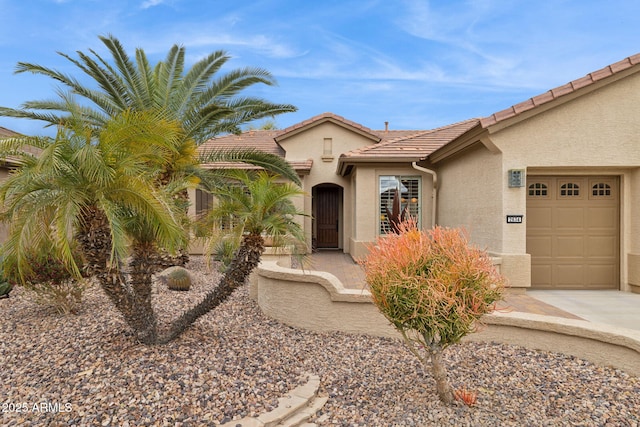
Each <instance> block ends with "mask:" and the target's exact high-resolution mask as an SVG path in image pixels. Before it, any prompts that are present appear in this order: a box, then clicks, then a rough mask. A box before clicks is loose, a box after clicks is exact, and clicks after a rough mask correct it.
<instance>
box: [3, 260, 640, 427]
mask: <svg viewBox="0 0 640 427" xmlns="http://www.w3.org/2000/svg"><path fill="white" fill-rule="evenodd" d="M189 267H190V269H191V270H192V272H193V275H194V282H195V283H194V286H193V287H192V289H191V291H189V292H175V291H169V290H167V289H166V288H165V287H164V285H161V284H156V287H155V291H154V293H155V299H156V304H157V308H158V311H159V313H160V317H161V322H163V321H165V322H166V319H170V318H171V317H174V316H176V315H177V313H178V312H180V311H181V310H183V309H184V308H185V307H188V306H190V305H192V304H194V303H195V302H196V301H198V299H199V298H200V296H201V295H202V294H203V293H204V292H206V290H207V289H210V288H211V287H212V286H215V283H216V280H217V278H218V274H217V273H215V272H211V271H207V270H206V269H205V268H204V266H203V263H202V260H201V259H194V260H193V261H192V263H191V265H190V266H189ZM0 314H1V317H0V321H1V327H0V362H1V368H0V403H1V404H2V413H1V414H0V425H2V426H66V425H75V426H94V425H98V426H99V425H102V426H111V425H113V426H143V425H154V426H155V425H158V426H203V425H216V424H220V423H224V422H229V421H231V420H233V419H239V418H242V417H245V416H257V415H259V414H260V413H263V412H266V411H269V410H271V409H273V408H275V406H276V405H277V398H278V397H280V396H282V395H283V394H285V393H286V392H287V391H288V390H290V389H292V388H294V387H295V386H297V385H299V384H301V383H303V382H304V380H305V373H315V374H317V375H319V376H320V379H321V384H322V385H321V392H322V393H324V394H326V395H328V396H329V400H328V402H327V404H326V405H325V406H324V408H323V409H322V410H321V411H320V412H318V414H316V417H315V419H314V420H312V421H314V422H316V423H318V424H319V425H331V426H441V425H455V426H485V425H486V426H511V425H513V426H525V425H526V426H638V425H640V380H639V379H638V378H635V377H631V376H629V375H627V374H625V373H624V372H621V371H618V370H615V369H611V368H608V367H599V366H595V365H593V364H591V363H589V362H586V361H584V360H580V359H577V358H574V357H569V356H564V355H561V354H554V353H547V352H538V351H532V350H527V349H524V348H520V347H515V346H507V345H500V344H494V343H486V344H483V343H480V344H479V343H466V344H462V345H458V346H454V347H451V348H450V349H448V350H447V352H446V354H445V360H446V363H447V366H448V369H449V375H450V378H451V382H452V384H453V385H454V387H456V388H457V387H466V388H467V389H470V390H475V391H477V392H478V400H477V403H476V405H475V406H472V407H467V406H466V405H464V404H462V403H460V402H457V403H456V404H455V405H454V406H451V407H445V406H443V405H442V404H441V403H440V402H439V401H438V399H437V396H436V395H435V392H434V382H433V380H432V378H431V377H430V375H429V374H427V375H424V374H423V372H422V369H421V367H420V365H419V363H418V362H417V361H416V360H415V359H414V357H413V356H412V355H411V354H410V353H409V352H408V351H407V350H406V349H405V348H404V347H403V345H402V343H401V342H400V341H396V340H392V339H385V338H376V337H368V336H357V335H348V334H342V333H332V334H317V333H312V332H308V331H304V330H298V329H294V328H291V327H288V326H285V325H283V324H281V323H278V322H276V321H274V320H271V319H268V318H267V317H265V316H264V315H262V313H261V312H260V310H259V308H258V307H257V305H256V304H255V303H254V302H253V301H251V299H250V298H249V297H248V292H247V289H240V290H239V291H237V292H236V294H234V295H233V296H232V298H231V299H230V300H229V301H228V302H227V303H225V304H224V305H223V306H222V307H220V308H219V309H218V310H216V311H215V312H212V313H210V314H209V315H207V316H205V318H203V319H201V320H199V321H198V323H197V324H196V325H194V327H193V328H191V329H190V330H189V331H188V332H187V333H185V334H184V335H183V336H182V337H181V338H180V339H178V340H177V341H175V342H173V343H170V344H168V345H164V346H155V347H148V346H143V345H140V344H137V343H135V342H134V340H133V338H132V336H131V335H130V334H129V333H128V332H127V329H126V326H125V325H124V323H123V322H122V320H121V319H120V318H119V316H118V315H117V313H115V312H114V310H113V308H112V307H111V305H110V304H109V302H108V301H107V298H106V297H105V296H104V295H103V294H102V292H101V291H100V289H99V288H98V287H96V286H94V287H92V288H90V289H89V290H88V291H87V292H86V294H85V303H84V305H83V310H82V312H81V313H80V314H79V315H77V316H73V315H71V316H60V315H57V314H55V312H54V311H52V310H51V309H48V308H44V307H41V306H37V305H35V304H33V303H32V302H30V301H29V299H28V298H27V297H26V295H25V294H24V293H23V291H22V290H21V289H16V290H14V291H13V292H12V294H11V298H8V299H2V300H0Z"/></svg>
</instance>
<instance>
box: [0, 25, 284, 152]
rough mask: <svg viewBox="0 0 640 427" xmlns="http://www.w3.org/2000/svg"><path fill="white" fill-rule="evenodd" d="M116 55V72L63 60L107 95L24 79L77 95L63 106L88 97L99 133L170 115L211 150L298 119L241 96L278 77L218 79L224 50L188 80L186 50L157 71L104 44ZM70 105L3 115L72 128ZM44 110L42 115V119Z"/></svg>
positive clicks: (81, 56)
mask: <svg viewBox="0 0 640 427" xmlns="http://www.w3.org/2000/svg"><path fill="white" fill-rule="evenodd" d="M100 40H101V41H102V42H103V44H104V45H105V46H106V47H107V49H108V50H109V52H110V53H111V56H112V59H113V64H111V63H109V62H108V61H106V60H105V59H103V58H102V57H101V56H100V55H98V54H97V53H96V52H95V51H94V50H89V52H90V54H85V53H83V52H80V51H78V52H77V54H78V58H77V59H74V58H72V57H71V56H69V55H67V54H64V53H59V54H60V55H61V56H63V57H64V58H66V59H67V60H69V61H70V62H71V63H73V64H74V65H76V66H77V67H78V68H80V70H82V71H83V72H84V73H85V74H86V75H87V76H88V77H89V78H90V79H91V80H93V81H94V82H95V83H97V84H98V86H99V88H100V90H96V89H92V88H90V87H87V86H85V85H83V84H82V83H81V82H80V81H79V80H77V79H76V78H74V77H71V76H68V75H66V74H63V73H61V72H59V71H57V70H54V69H51V68H48V67H44V66H41V65H37V64H31V63H27V62H19V63H18V65H17V68H16V73H25V72H30V73H35V74H41V75H45V76H47V77H51V78H53V79H55V80H57V81H58V82H60V83H62V85H64V86H65V87H66V88H67V89H68V90H70V92H68V93H63V92H61V97H62V98H67V97H69V96H73V94H75V95H78V96H81V97H83V98H85V99H86V100H88V101H90V103H91V105H92V106H93V107H95V108H90V107H88V108H87V110H86V111H85V114H86V115H87V116H88V118H89V120H91V121H92V123H93V124H94V125H97V126H102V125H104V124H105V123H106V122H107V121H108V119H109V117H113V116H116V115H118V114H119V113H122V112H123V111H125V110H129V109H132V110H136V111H141V110H150V109H153V110H162V111H164V112H165V114H167V115H168V116H167V118H168V119H171V120H177V121H179V122H180V123H182V125H183V127H184V131H185V138H188V139H194V140H196V141H200V142H203V141H205V140H207V139H209V138H212V137H214V136H216V135H219V134H222V133H239V132H240V126H241V125H243V124H245V123H249V122H252V121H254V120H258V119H263V118H270V117H274V116H276V115H278V114H282V113H286V112H293V111H296V107H294V106H293V105H290V104H274V103H271V102H268V101H266V100H264V99H261V98H256V97H244V96H240V94H241V92H242V91H244V90H246V89H247V88H249V87H250V86H252V85H254V84H265V85H269V86H271V85H275V84H276V81H275V79H274V78H273V76H272V75H271V74H270V73H269V72H268V71H267V70H264V69H262V68H256V67H246V68H242V69H235V70H232V71H229V72H227V73H226V74H224V75H222V76H219V77H218V76H217V73H218V72H219V71H220V70H221V68H222V67H223V66H224V65H225V64H226V63H227V61H228V60H229V59H230V57H229V55H228V54H227V53H226V52H225V51H222V50H218V51H215V52H213V53H212V54H210V55H208V56H207V57H205V58H203V59H201V60H199V61H198V62H196V63H195V64H194V65H193V66H192V67H191V68H190V69H189V70H188V71H186V73H185V48H184V47H183V46H178V45H174V46H173V47H171V49H170V50H169V52H168V54H167V56H166V58H165V60H164V61H160V62H158V63H157V64H156V65H155V66H154V67H153V68H152V67H151V65H150V64H149V60H148V59H147V56H146V54H145V52H144V50H142V49H140V48H138V49H136V54H135V62H134V61H132V60H131V58H130V57H129V56H128V55H127V52H126V51H125V49H124V47H123V46H122V44H121V43H120V41H119V40H118V39H116V38H115V37H114V36H112V35H109V36H106V37H105V36H100ZM67 105H68V103H67V102H66V100H65V99H60V100H45V101H30V102H26V103H25V104H24V105H23V108H22V109H10V108H2V109H1V110H0V111H1V112H2V115H8V116H13V117H26V118H30V119H36V120H43V121H45V122H49V123H50V124H53V125H58V124H60V123H64V120H65V117H66V116H61V115H58V114H56V113H55V112H62V113H67V112H68V110H67V108H66V107H67ZM40 110H41V111H42V112H40Z"/></svg>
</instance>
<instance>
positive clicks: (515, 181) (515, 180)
mask: <svg viewBox="0 0 640 427" xmlns="http://www.w3.org/2000/svg"><path fill="white" fill-rule="evenodd" d="M517 187H524V169H509V188H517Z"/></svg>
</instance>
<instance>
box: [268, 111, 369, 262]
mask: <svg viewBox="0 0 640 427" xmlns="http://www.w3.org/2000/svg"><path fill="white" fill-rule="evenodd" d="M373 143H374V141H372V140H371V139H368V138H365V137H364V136H362V135H359V134H357V133H355V132H352V131H350V130H348V129H345V128H344V127H342V126H338V125H336V124H333V123H329V122H327V123H321V124H319V125H317V126H315V127H313V128H310V129H308V130H305V131H304V132H301V133H299V134H296V135H293V136H291V137H289V138H287V139H285V140H283V141H282V142H281V143H280V145H281V146H282V148H284V150H285V152H286V154H285V158H286V159H287V160H290V161H294V160H308V159H311V160H313V166H312V168H311V171H310V173H309V175H307V176H305V177H304V179H303V187H302V188H303V190H304V191H305V193H307V197H306V198H305V203H304V212H305V213H306V214H307V215H309V217H307V218H306V219H305V221H304V224H305V234H306V236H307V241H308V242H309V249H311V240H312V233H313V225H312V224H313V221H312V216H313V212H312V203H313V202H312V198H311V195H312V194H313V187H315V186H316V185H319V184H336V185H339V186H340V187H342V189H343V199H342V203H341V206H342V212H341V215H340V219H341V220H340V244H339V247H340V248H341V249H343V250H344V251H345V252H349V251H350V244H351V241H352V239H353V235H354V229H353V227H354V221H353V220H352V218H353V216H354V214H353V209H354V205H355V204H354V203H353V202H352V200H354V199H355V197H356V196H355V195H354V192H353V190H352V179H351V178H350V177H342V176H340V175H338V174H337V173H336V170H337V165H338V158H339V157H340V155H341V154H342V153H345V152H347V151H351V150H355V149H357V148H361V147H366V146H368V145H371V144H373ZM328 145H329V146H330V148H331V150H330V153H327V152H326V151H327V146H328Z"/></svg>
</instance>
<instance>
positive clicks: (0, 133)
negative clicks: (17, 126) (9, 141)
mask: <svg viewBox="0 0 640 427" xmlns="http://www.w3.org/2000/svg"><path fill="white" fill-rule="evenodd" d="M14 136H20V134H19V133H18V132H14V131H12V130H10V129H7V128H3V127H2V126H0V138H11V137H14Z"/></svg>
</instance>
